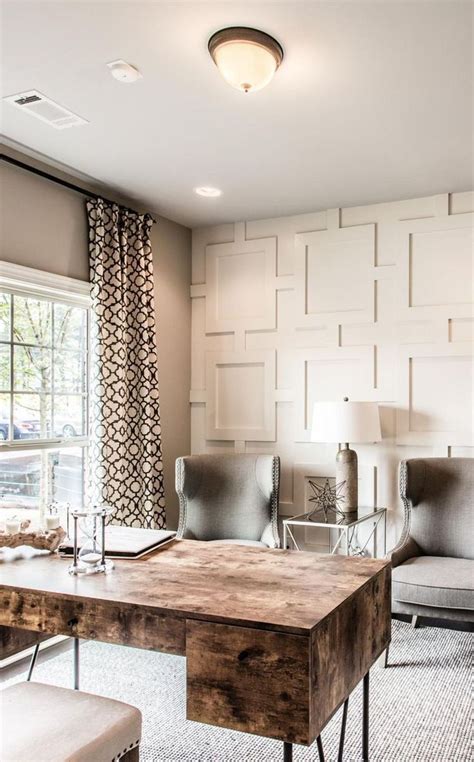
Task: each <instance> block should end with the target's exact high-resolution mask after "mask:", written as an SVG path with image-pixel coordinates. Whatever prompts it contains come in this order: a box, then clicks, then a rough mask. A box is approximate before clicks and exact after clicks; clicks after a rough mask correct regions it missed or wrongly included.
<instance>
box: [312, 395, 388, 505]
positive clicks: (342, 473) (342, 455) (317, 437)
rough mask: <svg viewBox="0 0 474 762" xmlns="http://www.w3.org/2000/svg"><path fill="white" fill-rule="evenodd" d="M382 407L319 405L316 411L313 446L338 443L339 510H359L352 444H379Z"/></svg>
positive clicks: (347, 400)
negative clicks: (316, 443) (380, 408)
mask: <svg viewBox="0 0 474 762" xmlns="http://www.w3.org/2000/svg"><path fill="white" fill-rule="evenodd" d="M381 439H382V434H381V430H380V416H379V406H378V404H377V403H376V402H349V399H348V398H347V397H344V400H343V402H316V403H315V404H314V408H313V425H312V428H311V441H312V442H324V443H328V442H337V443H338V444H339V451H338V453H337V455H336V484H337V485H338V486H339V489H338V490H337V494H338V502H339V500H340V501H341V505H339V506H337V508H338V509H339V510H340V511H342V512H343V513H353V512H354V511H357V508H358V485H357V453H356V452H355V450H351V449H350V448H349V442H380V440H381Z"/></svg>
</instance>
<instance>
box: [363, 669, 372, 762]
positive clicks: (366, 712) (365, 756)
mask: <svg viewBox="0 0 474 762" xmlns="http://www.w3.org/2000/svg"><path fill="white" fill-rule="evenodd" d="M369 675H370V672H367V674H366V675H365V677H364V689H363V690H364V695H363V710H362V759H363V760H364V762H368V759H369Z"/></svg>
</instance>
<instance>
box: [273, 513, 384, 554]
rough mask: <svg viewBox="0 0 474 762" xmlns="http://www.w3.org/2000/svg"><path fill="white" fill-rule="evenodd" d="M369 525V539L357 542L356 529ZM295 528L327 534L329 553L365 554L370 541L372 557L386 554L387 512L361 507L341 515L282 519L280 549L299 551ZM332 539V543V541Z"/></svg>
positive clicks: (310, 515) (304, 514)
mask: <svg viewBox="0 0 474 762" xmlns="http://www.w3.org/2000/svg"><path fill="white" fill-rule="evenodd" d="M367 523H368V524H369V525H370V528H369V536H368V537H364V541H363V543H362V544H361V545H359V544H358V542H356V539H357V527H359V526H360V525H361V524H365V525H366V524H367ZM295 527H313V528H316V527H318V528H319V529H321V528H324V529H329V530H335V531H334V533H333V532H332V531H329V553H331V554H332V555H334V554H336V553H338V552H341V551H342V552H343V553H345V555H346V556H361V555H365V553H366V551H367V548H368V547H369V546H370V543H371V541H372V540H373V547H374V558H379V557H384V556H385V555H386V553H387V509H386V508H368V507H364V506H360V507H359V508H358V509H357V511H354V512H353V513H348V514H342V513H341V512H340V511H337V512H336V511H332V510H328V511H327V512H323V511H319V512H317V513H316V512H315V511H309V512H308V513H302V514H300V515H298V516H292V517H291V518H288V519H283V547H284V548H290V549H291V548H293V549H295V550H302V548H301V547H299V545H298V542H297V540H296V538H295V532H294V528H295ZM333 537H335V539H334V541H333V540H332V538H333Z"/></svg>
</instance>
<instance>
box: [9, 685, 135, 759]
mask: <svg viewBox="0 0 474 762" xmlns="http://www.w3.org/2000/svg"><path fill="white" fill-rule="evenodd" d="M0 704H1V713H2V728H3V732H2V741H1V747H0V758H1V760H2V762H33V760H34V762H116V760H121V762H137V761H138V758H139V754H138V746H139V743H140V737H141V729H142V716H141V712H140V711H139V710H138V709H136V708H135V707H133V706H129V705H128V704H124V703H123V702H122V701H114V700H112V699H108V698H103V697H102V696H94V695H92V694H91V693H83V692H82V691H73V690H70V689H69V688H58V687H56V686H54V685H43V684H42V683H30V682H25V683H17V684H16V685H12V686H11V687H10V688H6V689H5V690H3V691H1V692H0Z"/></svg>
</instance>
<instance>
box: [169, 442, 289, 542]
mask: <svg viewBox="0 0 474 762" xmlns="http://www.w3.org/2000/svg"><path fill="white" fill-rule="evenodd" d="M279 487H280V459H279V458H278V457H275V456H273V455H187V456H186V457H184V458H178V459H177V461H176V492H177V493H178V497H179V526H178V533H177V537H178V538H182V539H192V540H208V541H219V542H222V541H225V542H228V543H236V544H243V545H256V546H264V547H269V548H279V547H280V538H279V535H278V523H277V519H278V499H279Z"/></svg>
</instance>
